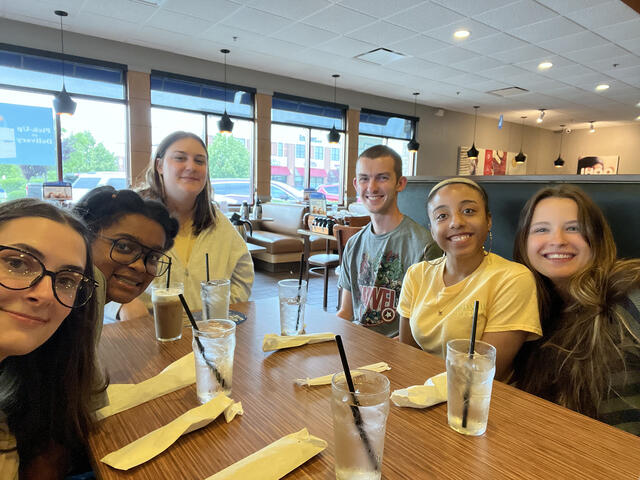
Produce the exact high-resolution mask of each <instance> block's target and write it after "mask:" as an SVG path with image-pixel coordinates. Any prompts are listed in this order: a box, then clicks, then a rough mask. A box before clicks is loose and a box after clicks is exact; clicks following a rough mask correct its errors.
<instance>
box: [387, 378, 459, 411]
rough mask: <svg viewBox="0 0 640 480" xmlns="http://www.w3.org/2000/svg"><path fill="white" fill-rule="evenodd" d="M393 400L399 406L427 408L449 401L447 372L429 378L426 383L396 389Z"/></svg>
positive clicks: (392, 394)
mask: <svg viewBox="0 0 640 480" xmlns="http://www.w3.org/2000/svg"><path fill="white" fill-rule="evenodd" d="M391 401H392V402H393V403H395V404H396V405H397V406H398V407H413V408H425V407H430V406H432V405H435V404H437V403H442V402H446V401H447V372H442V373H440V374H438V375H435V376H433V377H431V378H429V379H428V380H427V381H426V382H424V385H414V386H412V387H407V388H402V389H400V390H394V391H393V392H392V393H391Z"/></svg>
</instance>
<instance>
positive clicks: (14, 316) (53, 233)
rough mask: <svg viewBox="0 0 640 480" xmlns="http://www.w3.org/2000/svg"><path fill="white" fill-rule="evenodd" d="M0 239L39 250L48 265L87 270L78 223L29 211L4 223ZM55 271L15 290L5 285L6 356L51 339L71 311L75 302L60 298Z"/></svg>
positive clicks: (1, 350) (1, 342) (2, 354)
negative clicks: (55, 289) (64, 302)
mask: <svg viewBox="0 0 640 480" xmlns="http://www.w3.org/2000/svg"><path fill="white" fill-rule="evenodd" d="M0 245H5V246H10V247H16V248H20V249H22V250H26V251H28V252H30V253H32V254H34V255H35V256H36V257H37V258H38V259H40V261H42V263H44V265H45V268H46V269H47V270H50V271H53V272H57V271H59V270H62V269H72V270H78V271H80V272H84V269H85V262H86V255H87V251H86V248H85V243H84V240H83V238H82V236H80V234H79V233H77V232H76V231H75V230H74V229H73V228H71V227H69V226H68V225H64V224H62V223H58V222H55V221H53V220H49V219H47V218H40V217H24V218H18V219H15V220H10V221H7V222H5V223H3V224H2V225H0ZM51 280H52V279H51V277H48V276H45V277H44V278H42V279H41V280H40V282H39V283H37V284H36V285H35V286H33V287H31V288H27V289H25V290H10V289H8V288H5V287H3V286H0V332H2V333H1V334H0V361H1V360H3V359H4V358H6V357H8V356H12V355H26V354H27V353H29V352H31V351H33V350H35V349H36V348H38V347H39V346H40V345H42V344H43V343H45V342H46V341H47V340H48V339H49V337H51V335H53V333H54V332H55V331H56V330H57V328H58V327H59V326H60V325H61V324H62V322H63V320H64V319H65V318H66V317H67V315H69V312H70V311H71V309H70V308H68V307H65V306H64V305H62V304H61V303H60V302H58V300H56V298H55V296H54V294H53V290H52V288H51Z"/></svg>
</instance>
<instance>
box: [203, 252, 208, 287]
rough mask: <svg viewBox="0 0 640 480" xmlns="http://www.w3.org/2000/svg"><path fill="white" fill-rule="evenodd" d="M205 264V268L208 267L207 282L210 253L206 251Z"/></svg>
mask: <svg viewBox="0 0 640 480" xmlns="http://www.w3.org/2000/svg"><path fill="white" fill-rule="evenodd" d="M204 265H205V268H206V269H207V282H208V281H209V254H208V253H205V254H204Z"/></svg>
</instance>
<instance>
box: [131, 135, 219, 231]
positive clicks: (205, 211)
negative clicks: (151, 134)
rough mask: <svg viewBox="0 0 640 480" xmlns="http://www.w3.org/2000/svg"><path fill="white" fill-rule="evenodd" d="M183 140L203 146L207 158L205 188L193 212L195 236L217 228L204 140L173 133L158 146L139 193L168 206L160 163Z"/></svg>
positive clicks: (198, 197) (192, 219)
mask: <svg viewBox="0 0 640 480" xmlns="http://www.w3.org/2000/svg"><path fill="white" fill-rule="evenodd" d="M183 138H192V139H193V140H196V141H197V142H199V143H200V145H202V148H204V151H205V152H206V157H207V178H206V181H205V184H204V188H203V189H202V191H201V192H200V193H199V194H198V196H197V197H196V203H195V208H194V210H193V217H192V218H191V221H192V223H193V234H194V235H199V234H200V232H202V231H203V230H204V229H206V228H208V227H210V226H215V224H216V212H215V209H214V208H213V206H212V204H211V193H210V192H211V180H210V179H209V152H208V151H207V146H206V145H205V144H204V142H203V141H202V139H201V138H200V137H199V136H197V135H196V134H194V133H191V132H182V131H178V132H173V133H171V134H169V135H167V136H166V137H165V138H164V139H163V140H162V141H161V142H160V144H159V145H158V148H157V149H156V152H155V155H152V156H151V161H150V162H149V166H148V167H147V170H146V172H145V180H146V183H145V184H143V185H140V186H139V188H138V193H139V194H140V195H141V196H143V197H145V198H150V199H152V200H159V201H161V202H162V203H164V204H165V205H166V206H168V203H167V193H166V192H165V189H164V181H163V179H162V175H160V173H159V172H158V168H157V167H158V162H162V161H164V156H165V155H166V154H167V150H168V149H169V147H170V146H171V145H173V144H174V143H175V142H177V141H178V140H182V139H183Z"/></svg>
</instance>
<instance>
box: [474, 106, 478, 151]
mask: <svg viewBox="0 0 640 480" xmlns="http://www.w3.org/2000/svg"><path fill="white" fill-rule="evenodd" d="M473 108H474V109H475V111H476V114H475V120H474V121H473V144H474V145H475V143H476V128H477V127H478V107H473Z"/></svg>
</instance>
